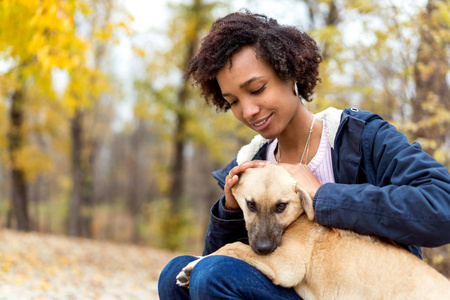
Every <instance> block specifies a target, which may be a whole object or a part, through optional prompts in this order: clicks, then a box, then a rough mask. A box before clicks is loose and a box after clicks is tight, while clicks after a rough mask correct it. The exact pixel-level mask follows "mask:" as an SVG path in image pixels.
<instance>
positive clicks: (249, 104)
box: [241, 99, 260, 120]
mask: <svg viewBox="0 0 450 300" xmlns="http://www.w3.org/2000/svg"><path fill="white" fill-rule="evenodd" d="M241 101H242V104H241V106H242V117H243V118H244V119H247V120H250V119H252V118H253V117H254V116H256V115H257V114H258V113H259V110H260V109H259V106H258V105H257V104H256V103H255V102H254V101H252V100H250V99H246V100H241Z"/></svg>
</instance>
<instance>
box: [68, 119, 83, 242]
mask: <svg viewBox="0 0 450 300" xmlns="http://www.w3.org/2000/svg"><path fill="white" fill-rule="evenodd" d="M82 120H83V113H82V112H81V111H80V110H77V111H76V112H75V115H74V117H73V118H72V120H71V138H72V196H71V199H70V206H69V216H68V217H69V219H68V234H69V236H79V235H80V208H81V201H82V200H81V197H82V181H83V170H82V149H83V139H82V134H83V127H82Z"/></svg>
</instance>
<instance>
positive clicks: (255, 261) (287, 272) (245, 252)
mask: <svg viewBox="0 0 450 300" xmlns="http://www.w3.org/2000/svg"><path fill="white" fill-rule="evenodd" d="M284 242H285V243H289V241H288V240H286V239H285V240H284ZM283 246H288V245H283ZM289 252H295V253H289ZM299 253H302V252H301V250H300V249H299V247H298V245H296V246H294V248H293V247H289V246H288V247H278V248H277V249H276V250H275V251H274V252H272V253H271V254H268V255H259V254H256V253H255V252H254V251H253V249H252V248H251V247H250V246H249V245H246V244H243V243H240V242H236V243H232V244H227V245H225V246H224V247H222V248H220V249H219V250H217V251H216V252H214V253H213V254H212V255H225V256H230V257H234V258H238V259H240V260H243V261H245V262H247V263H248V264H250V265H252V266H254V267H255V268H256V269H258V271H260V272H261V273H263V274H264V275H265V276H267V277H268V278H269V279H270V280H271V281H272V282H273V283H274V284H276V285H280V286H283V287H286V288H290V287H294V286H296V285H298V284H299V282H301V281H302V280H303V278H304V277H305V274H306V262H305V259H304V258H302V257H301V255H299ZM292 258H293V259H292Z"/></svg>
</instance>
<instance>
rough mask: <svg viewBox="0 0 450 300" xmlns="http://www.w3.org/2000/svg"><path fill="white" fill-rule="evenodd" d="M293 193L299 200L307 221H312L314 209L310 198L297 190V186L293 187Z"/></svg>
mask: <svg viewBox="0 0 450 300" xmlns="http://www.w3.org/2000/svg"><path fill="white" fill-rule="evenodd" d="M295 192H296V193H297V195H298V197H299V198H300V202H301V204H302V206H303V209H304V210H305V213H306V215H307V216H308V219H310V220H311V221H314V208H313V203H312V199H311V197H310V196H309V194H308V193H307V192H306V191H305V190H304V189H302V188H299V187H298V185H297V184H296V185H295Z"/></svg>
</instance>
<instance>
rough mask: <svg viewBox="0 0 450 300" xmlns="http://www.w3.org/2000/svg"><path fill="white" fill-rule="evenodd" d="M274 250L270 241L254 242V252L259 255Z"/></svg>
mask: <svg viewBox="0 0 450 300" xmlns="http://www.w3.org/2000/svg"><path fill="white" fill-rule="evenodd" d="M273 250H275V247H274V244H273V243H271V242H270V241H261V242H258V243H257V244H256V247H255V252H256V253H258V254H261V255H267V254H269V253H271V252H272V251H273Z"/></svg>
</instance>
